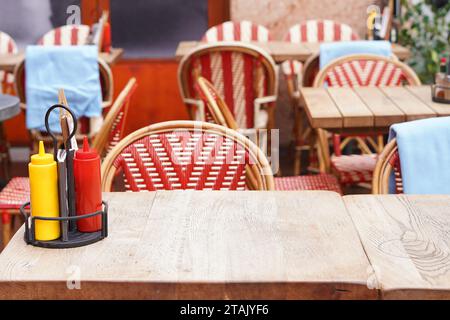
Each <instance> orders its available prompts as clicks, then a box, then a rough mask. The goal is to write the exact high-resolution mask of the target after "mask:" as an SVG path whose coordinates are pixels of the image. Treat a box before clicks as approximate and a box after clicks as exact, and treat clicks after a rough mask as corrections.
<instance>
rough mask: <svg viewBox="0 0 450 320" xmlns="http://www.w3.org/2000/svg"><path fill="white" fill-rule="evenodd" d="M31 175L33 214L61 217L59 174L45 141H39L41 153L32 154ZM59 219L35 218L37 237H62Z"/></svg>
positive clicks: (47, 239) (50, 238) (48, 238)
mask: <svg viewBox="0 0 450 320" xmlns="http://www.w3.org/2000/svg"><path fill="white" fill-rule="evenodd" d="M28 172H29V175H30V200H31V215H32V216H40V217H59V203H58V174H57V168H56V161H55V160H54V159H53V155H52V154H50V153H45V149H44V142H43V141H39V153H38V154H34V155H32V156H31V162H30V163H29V164H28ZM60 232H61V230H60V223H59V222H58V221H44V220H38V219H36V220H35V238H36V240H40V241H49V240H55V239H58V238H59V237H60Z"/></svg>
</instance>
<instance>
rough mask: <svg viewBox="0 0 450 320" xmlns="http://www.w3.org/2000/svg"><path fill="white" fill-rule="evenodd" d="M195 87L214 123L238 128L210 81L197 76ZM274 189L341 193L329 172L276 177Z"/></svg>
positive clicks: (234, 128)
mask: <svg viewBox="0 0 450 320" xmlns="http://www.w3.org/2000/svg"><path fill="white" fill-rule="evenodd" d="M196 89H197V90H198V92H199V95H200V97H202V99H203V101H204V103H205V104H206V106H207V110H208V111H209V113H210V114H211V118H212V119H213V120H214V122H215V123H217V124H220V125H222V126H225V127H228V128H230V129H233V130H239V126H238V125H237V123H236V120H235V119H234V117H233V115H232V114H231V112H230V110H229V109H228V106H227V105H226V103H225V101H224V100H223V99H222V98H221V97H220V95H219V93H218V92H217V90H216V88H214V86H213V85H212V84H211V82H209V81H208V80H206V79H205V78H203V77H199V78H198V79H197V86H196ZM275 190H329V191H335V192H338V193H340V194H342V190H341V188H340V185H339V182H338V181H337V179H336V177H334V176H333V175H330V174H318V175H306V176H295V177H276V178H275Z"/></svg>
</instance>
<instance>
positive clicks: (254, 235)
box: [0, 191, 450, 299]
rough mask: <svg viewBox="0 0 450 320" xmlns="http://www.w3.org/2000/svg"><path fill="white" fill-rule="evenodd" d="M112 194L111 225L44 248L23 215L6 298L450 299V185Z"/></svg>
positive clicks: (2, 278)
mask: <svg viewBox="0 0 450 320" xmlns="http://www.w3.org/2000/svg"><path fill="white" fill-rule="evenodd" d="M104 198H105V199H106V200H108V202H109V208H110V211H109V236H108V238H106V239H104V240H102V241H100V242H98V243H95V244H92V245H89V246H86V247H81V248H75V249H65V250H56V249H42V248H36V247H32V246H27V245H26V244H25V242H24V241H23V227H22V228H21V229H20V230H19V231H18V232H17V234H16V235H15V236H14V238H13V239H12V240H11V242H10V243H9V244H8V246H7V247H6V248H5V250H4V251H3V252H2V253H1V254H0V299H4V298H8V299H16V298H25V299H32V298H33V299H35V298H53V299H72V298H103V299H119V298H135V299H138V298H139V299H143V298H153V299H154V298H157V299H176V298H179V299H346V298H347V299H353V298H355V299H356V298H358V299H377V298H383V299H396V298H445V299H450V233H449V232H448V230H450V219H449V208H450V196H405V195H399V196H396V195H382V196H373V195H356V196H344V197H341V196H340V195H338V194H337V193H332V192H327V191H300V192H294V191H290V192H276V191H271V192H261V191H244V192H237V191H236V192H235V191H214V192H211V191H166V192H164V191H163V192H161V191H159V192H149V193H106V194H105V195H104ZM74 281H75V282H74ZM67 283H69V284H70V285H72V286H76V284H78V283H79V284H80V289H68V286H67Z"/></svg>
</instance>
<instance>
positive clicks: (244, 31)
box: [202, 21, 270, 42]
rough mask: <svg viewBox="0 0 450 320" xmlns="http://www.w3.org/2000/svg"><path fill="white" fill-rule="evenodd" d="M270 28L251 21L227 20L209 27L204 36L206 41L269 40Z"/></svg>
mask: <svg viewBox="0 0 450 320" xmlns="http://www.w3.org/2000/svg"><path fill="white" fill-rule="evenodd" d="M269 40H270V33H269V30H268V29H267V28H266V27H264V26H261V25H257V24H254V23H252V22H250V21H240V22H234V21H227V22H224V23H222V24H219V25H217V26H214V27H211V28H209V29H208V30H207V31H206V33H205V35H204V36H203V38H202V41H205V42H221V41H243V42H251V41H255V42H268V41H269Z"/></svg>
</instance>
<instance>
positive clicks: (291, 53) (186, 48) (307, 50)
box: [175, 41, 410, 63]
mask: <svg viewBox="0 0 450 320" xmlns="http://www.w3.org/2000/svg"><path fill="white" fill-rule="evenodd" d="M200 44H202V42H199V41H182V42H180V43H179V44H178V47H177V50H176V52H175V57H176V58H177V59H181V58H182V57H184V56H185V55H186V54H187V53H189V52H190V51H191V50H192V49H194V48H196V47H197V46H199V45H200ZM252 44H253V45H256V46H258V47H260V48H262V49H264V50H266V51H267V52H269V53H270V54H271V56H272V58H273V59H274V60H275V62H278V63H280V62H283V61H286V60H289V59H296V60H299V61H302V62H304V61H306V60H308V58H310V57H312V56H315V55H318V54H319V48H320V44H319V43H307V42H306V43H290V42H285V41H270V42H267V43H262V42H252ZM392 52H393V53H394V54H395V55H396V56H397V57H398V58H399V59H400V60H406V59H408V58H409V56H410V52H409V50H408V49H407V48H405V47H402V46H400V45H399V44H396V43H394V44H392Z"/></svg>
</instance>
